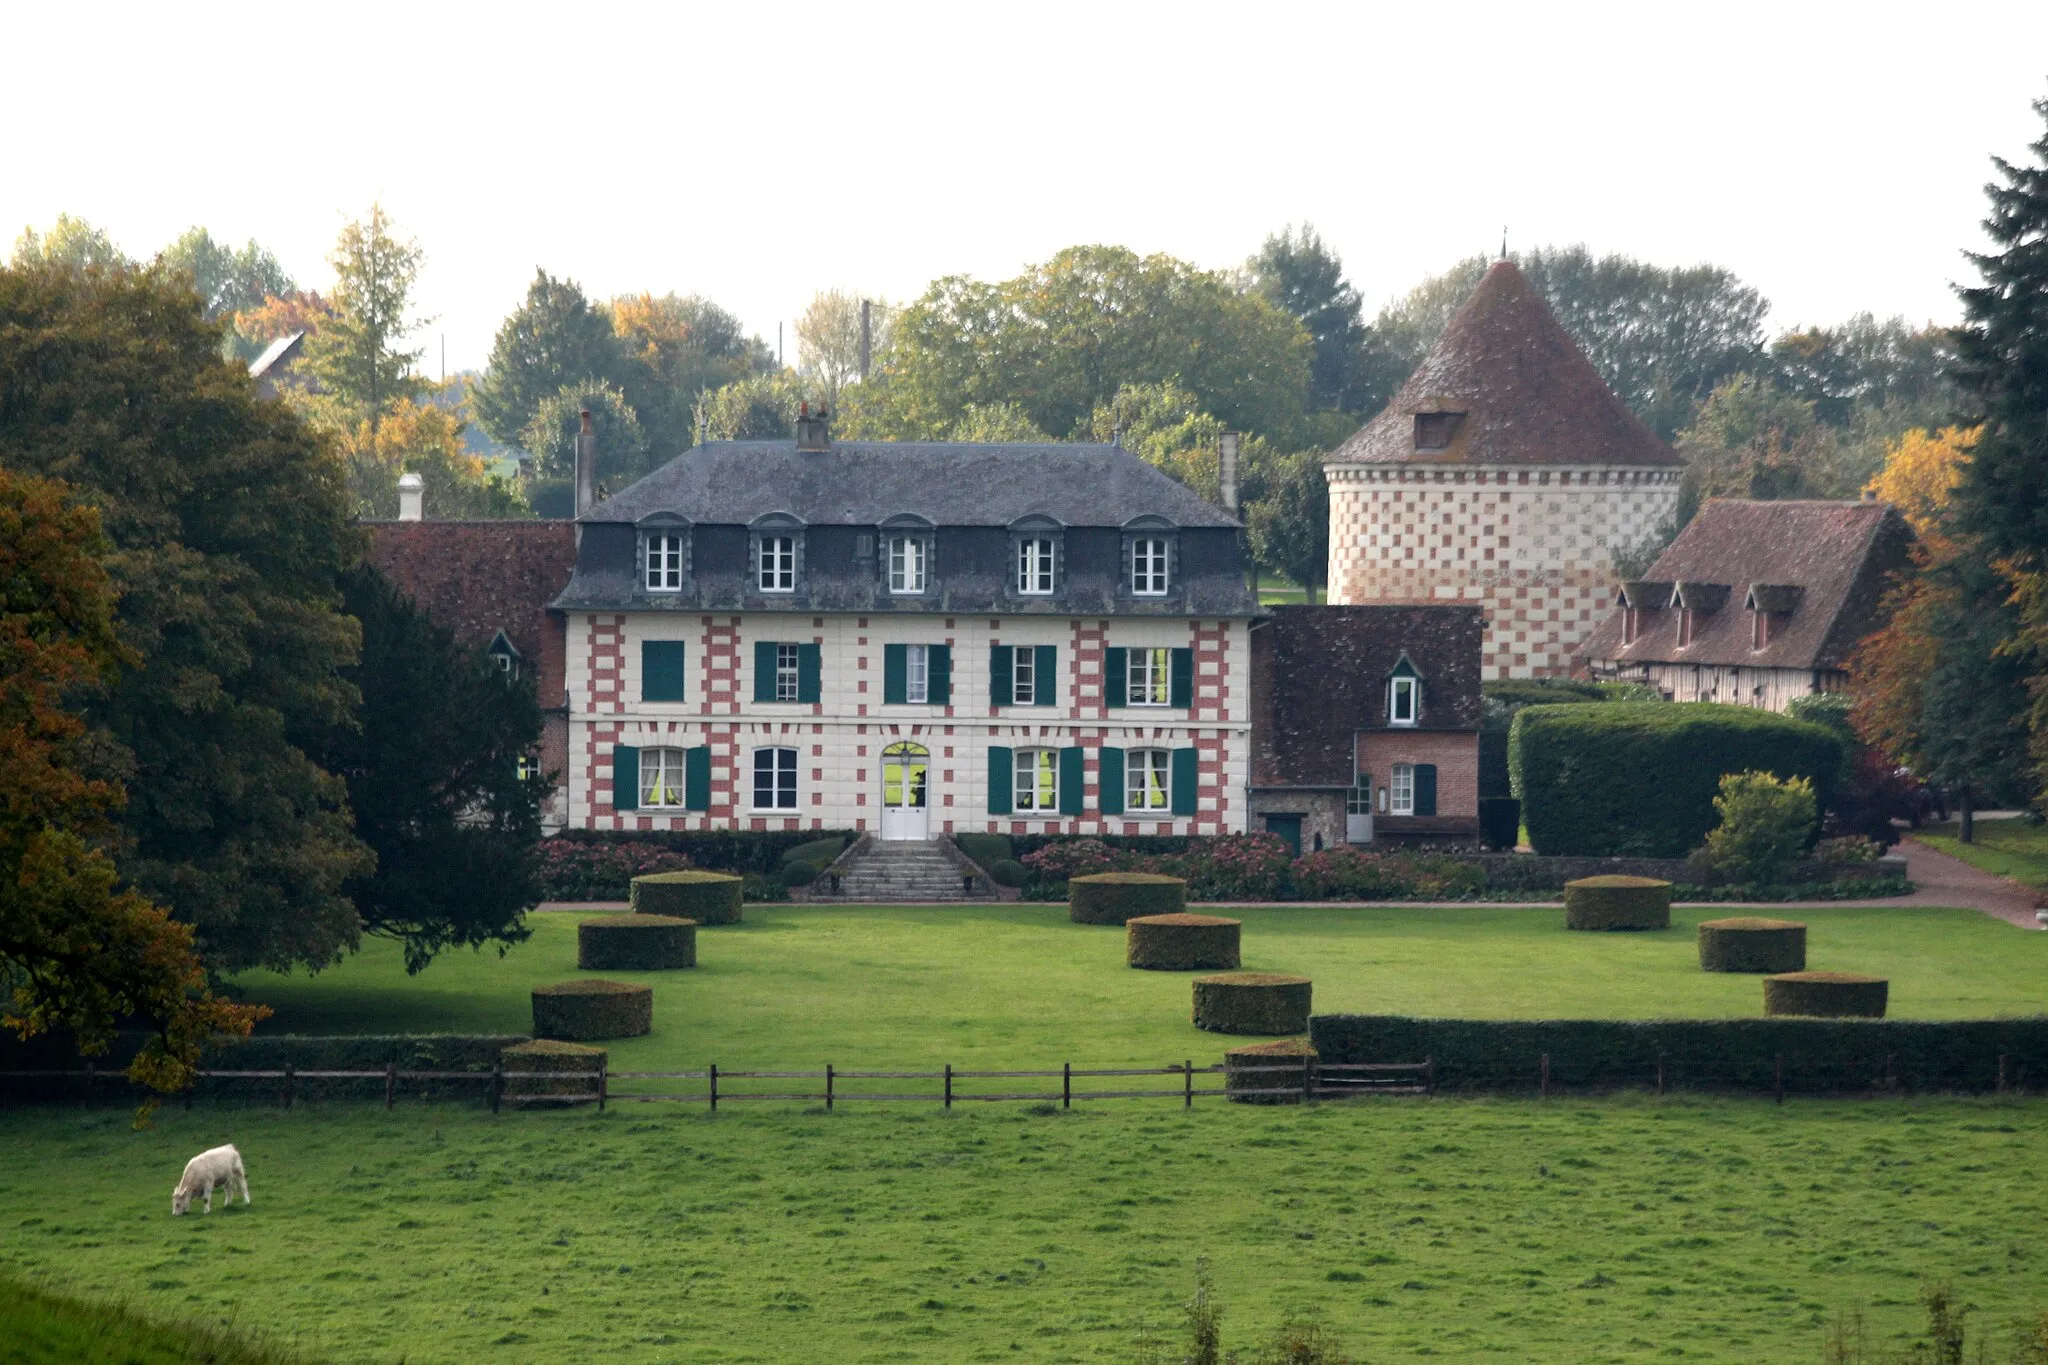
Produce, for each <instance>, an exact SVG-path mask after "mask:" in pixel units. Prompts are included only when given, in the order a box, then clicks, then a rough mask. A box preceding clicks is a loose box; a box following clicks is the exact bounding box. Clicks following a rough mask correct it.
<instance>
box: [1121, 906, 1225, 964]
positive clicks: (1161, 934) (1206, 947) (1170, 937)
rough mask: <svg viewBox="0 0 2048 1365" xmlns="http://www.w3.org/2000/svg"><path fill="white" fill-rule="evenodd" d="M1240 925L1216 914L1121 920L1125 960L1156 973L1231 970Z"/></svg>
mask: <svg viewBox="0 0 2048 1365" xmlns="http://www.w3.org/2000/svg"><path fill="white" fill-rule="evenodd" d="M1243 927H1244V921H1243V920H1235V919H1219V918H1218V917H1216V916H1215V915H1141V916H1139V917H1138V918H1137V919H1134V920H1126V921H1125V922H1124V961H1125V962H1127V963H1129V964H1130V965H1131V966H1133V967H1145V968H1149V969H1150V970H1152V971H1159V972H1196V971H1212V972H1214V971H1230V970H1233V969H1235V968H1236V966H1237V964H1238V954H1237V943H1238V933H1239V931H1240V930H1241V929H1242V928H1243Z"/></svg>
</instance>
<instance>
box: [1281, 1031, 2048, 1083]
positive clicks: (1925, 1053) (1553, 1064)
mask: <svg viewBox="0 0 2048 1365" xmlns="http://www.w3.org/2000/svg"><path fill="white" fill-rule="evenodd" d="M1309 1040H1310V1041H1311V1042H1313V1043H1314V1044H1315V1046H1316V1050H1317V1051H1318V1052H1319V1053H1320V1054H1321V1055H1322V1059H1323V1060H1324V1061H1325V1062H1329V1063H1333V1064H1335V1063H1344V1062H1419V1061H1422V1060H1423V1059H1425V1058H1428V1059H1429V1060H1431V1061H1433V1062H1434V1063H1435V1064H1436V1083H1437V1085H1438V1086H1439V1087H1441V1088H1446V1089H1451V1090H1511V1091H1516V1090H1534V1089H1535V1088H1536V1087H1537V1084H1538V1077H1539V1075H1540V1073H1541V1068H1542V1058H1543V1056H1544V1055H1545V1054H1548V1055H1549V1057H1550V1082H1551V1084H1552V1085H1555V1086H1562V1087H1567V1088H1571V1087H1587V1088H1600V1089H1606V1088H1638V1089H1639V1088H1645V1087H1649V1086H1654V1085H1655V1084H1656V1080H1657V1066H1658V1060H1659V1058H1660V1057H1661V1058H1662V1060H1663V1066H1664V1077H1665V1081H1666V1084H1668V1085H1671V1086H1678V1087H1692V1088H1702V1089H1735V1090H1770V1089H1772V1088H1774V1086H1775V1085H1776V1083H1777V1067H1778V1063H1779V1060H1780V1059H1781V1058H1782V1059H1783V1063H1784V1082H1785V1087H1786V1089H1788V1090H1800V1091H1820V1090H1867V1089H1874V1088H1878V1087H1881V1086H1882V1085H1883V1084H1884V1083H1885V1078H1886V1076H1887V1075H1889V1076H1890V1077H1891V1078H1892V1080H1893V1082H1894V1083H1895V1084H1896V1085H1898V1086H1900V1087H1903V1088H1905V1089H1909V1090H1959V1091H1988V1090H1994V1089H1996V1088H1997V1085H1998V1059H1999V1056H2000V1054H2004V1056H2005V1058H2006V1075H2007V1079H2008V1081H2009V1082H2010V1083H2012V1084H2014V1085H2016V1086H2024V1085H2027V1084H2029V1083H2031V1084H2034V1085H2037V1086H2048V1016H2039V1015H2037V1016H2034V1017H2031V1018H2026V1019H1964V1020H1939V1021H1932V1020H1908V1019H1803V1018H1801V1019H1651V1020H1613V1019H1527V1020H1523V1019H1414V1018H1408V1017H1405V1016H1401V1015H1367V1014H1319V1015H1317V1016H1315V1017H1314V1018H1312V1019H1311V1020H1310V1021H1309ZM1887 1059H1889V1067H1888V1066H1887Z"/></svg>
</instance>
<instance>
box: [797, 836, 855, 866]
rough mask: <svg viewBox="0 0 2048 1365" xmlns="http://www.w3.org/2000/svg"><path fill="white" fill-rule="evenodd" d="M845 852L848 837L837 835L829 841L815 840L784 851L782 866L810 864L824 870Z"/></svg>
mask: <svg viewBox="0 0 2048 1365" xmlns="http://www.w3.org/2000/svg"><path fill="white" fill-rule="evenodd" d="M845 851H846V836H845V835H843V834H835V835H833V836H832V837H831V838H829V839H813V840H811V841H810V842H809V843H807V844H798V845H797V846H796V847H795V848H792V849H786V850H784V851H783V854H782V865H783V866H784V867H788V866H789V865H790V864H791V863H810V864H811V865H813V866H815V867H817V868H819V869H821V870H822V869H824V868H827V867H830V866H831V865H832V862H833V860H834V859H836V858H837V857H838V856H839V855H840V854H842V853H844V852H845Z"/></svg>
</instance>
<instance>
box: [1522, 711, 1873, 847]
mask: <svg viewBox="0 0 2048 1365" xmlns="http://www.w3.org/2000/svg"><path fill="white" fill-rule="evenodd" d="M1508 762H1509V767H1510V769H1511V771H1512V776H1513V779H1514V790H1515V795H1516V797H1518V798H1519V799H1520V800H1521V803H1522V823H1523V824H1524V825H1525V826H1526V827H1527V828H1528V831H1529V842H1530V844H1531V845H1532V846H1533V847H1534V848H1535V850H1536V851H1537V852H1538V853H1550V854H1578V855H1587V856H1600V857H1612V856H1617V855H1622V856H1628V855H1633V856H1638V857H1653V858H1682V857H1684V856H1685V855H1686V853H1687V852H1688V851H1690V850H1692V849H1694V848H1697V847H1699V845H1700V844H1701V843H1702V842H1703V841H1704V840H1705V838H1706V834H1707V831H1708V830H1709V829H1712V828H1713V826H1714V823H1715V815H1714V797H1715V796H1716V795H1717V794H1718V792H1719V790H1720V785H1721V777H1722V775H1723V774H1724V773H1739V772H1749V771H1752V770H1753V771H1758V772H1769V773H1774V774H1776V775H1777V776H1779V777H1804V778H1806V779H1808V780H1809V781H1811V782H1812V783H1813V785H1814V791H1815V793H1816V795H1817V797H1818V798H1819V799H1820V801H1821V802H1822V804H1825V803H1826V800H1827V793H1828V790H1829V787H1830V784H1831V783H1832V782H1833V781H1834V779H1835V775H1836V774H1837V773H1839V772H1840V771H1841V764H1842V750H1841V741H1840V740H1838V739H1837V738H1836V737H1835V736H1834V735H1833V734H1831V733H1830V732H1828V731H1827V730H1825V729H1823V728H1821V727H1820V726H1817V725H1808V724H1805V723H1804V722H1801V721H1796V720H1790V719H1788V718H1786V717H1784V716H1780V715H1776V714H1774V713H1773V712H1770V711H1761V710H1757V709H1754V708H1751V707H1747V706H1723V705H1720V704H1718V703H1715V702H1678V703H1674V702H1613V703H1609V704H1607V705H1604V706H1580V705H1564V706H1531V707H1527V708H1525V709H1523V711H1522V712H1521V713H1520V714H1519V715H1517V716H1516V717H1515V722H1514V728H1513V729H1512V731H1511V732H1510V734H1509V738H1508Z"/></svg>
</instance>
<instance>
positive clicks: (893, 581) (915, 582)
mask: <svg viewBox="0 0 2048 1365" xmlns="http://www.w3.org/2000/svg"><path fill="white" fill-rule="evenodd" d="M930 555H931V542H929V541H927V540H926V539H925V538H924V537H923V536H891V537H889V591H890V592H892V593H920V592H923V591H924V585H925V577H926V573H925V564H926V561H927V560H928V559H929V558H930Z"/></svg>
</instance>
